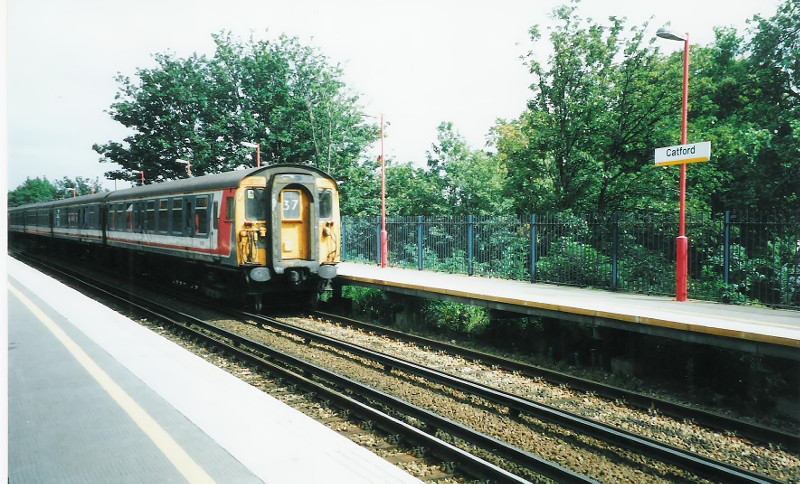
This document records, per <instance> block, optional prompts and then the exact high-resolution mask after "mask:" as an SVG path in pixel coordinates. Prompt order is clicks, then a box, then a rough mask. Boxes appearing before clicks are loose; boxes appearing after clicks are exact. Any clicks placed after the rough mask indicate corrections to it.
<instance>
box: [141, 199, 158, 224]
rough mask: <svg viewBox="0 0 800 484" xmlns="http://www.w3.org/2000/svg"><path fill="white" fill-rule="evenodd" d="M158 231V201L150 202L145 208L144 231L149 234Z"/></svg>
mask: <svg viewBox="0 0 800 484" xmlns="http://www.w3.org/2000/svg"><path fill="white" fill-rule="evenodd" d="M155 229H156V201H155V200H148V201H147V205H146V207H145V216H144V230H145V231H147V232H150V231H154V230H155Z"/></svg>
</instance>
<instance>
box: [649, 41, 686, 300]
mask: <svg viewBox="0 0 800 484" xmlns="http://www.w3.org/2000/svg"><path fill="white" fill-rule="evenodd" d="M656 35H657V36H658V37H661V38H662V39H667V40H676V41H679V42H683V107H682V110H681V144H682V145H685V144H687V142H688V129H689V122H688V119H689V118H688V114H689V33H688V32H687V33H685V34H677V33H675V32H672V31H669V30H667V29H666V28H665V27H661V28H660V29H658V32H656ZM680 189H681V192H680V222H679V230H678V238H677V241H676V262H675V300H676V301H686V299H687V297H688V296H689V238H688V237H686V164H685V163H682V164H681V181H680Z"/></svg>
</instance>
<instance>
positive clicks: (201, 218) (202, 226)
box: [194, 197, 208, 235]
mask: <svg viewBox="0 0 800 484" xmlns="http://www.w3.org/2000/svg"><path fill="white" fill-rule="evenodd" d="M194 220H195V233H197V234H201V235H204V234H207V233H208V197H197V198H196V199H195V204H194Z"/></svg>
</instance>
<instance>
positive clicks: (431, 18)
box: [0, 0, 779, 189]
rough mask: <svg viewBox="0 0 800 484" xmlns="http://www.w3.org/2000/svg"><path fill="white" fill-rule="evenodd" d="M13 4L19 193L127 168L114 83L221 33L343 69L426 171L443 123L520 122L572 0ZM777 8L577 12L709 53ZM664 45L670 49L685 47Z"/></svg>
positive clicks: (478, 132)
mask: <svg viewBox="0 0 800 484" xmlns="http://www.w3.org/2000/svg"><path fill="white" fill-rule="evenodd" d="M0 1H2V0H0ZM7 2H8V13H7V15H8V22H7V25H8V40H7V41H8V51H7V56H8V64H7V69H8V70H7V75H8V78H7V96H8V149H7V160H8V163H7V164H8V178H7V183H8V187H9V188H10V189H13V188H16V187H17V186H18V185H19V184H21V183H22V182H23V181H24V180H25V178H26V177H31V178H35V177H37V176H47V177H48V178H49V179H50V180H51V181H52V180H56V179H59V178H61V177H64V176H69V177H70V178H73V177H76V176H83V177H89V178H94V177H96V176H99V177H100V178H101V180H102V179H103V173H104V172H105V171H108V170H112V169H114V168H115V167H116V165H114V164H106V163H99V162H98V161H97V160H98V159H99V155H97V154H96V153H95V152H94V151H92V149H91V147H92V144H93V143H106V142H107V141H109V140H115V141H121V140H122V139H123V137H124V136H125V135H126V131H125V129H124V128H122V126H121V125H119V124H118V123H116V122H114V121H112V120H111V118H110V117H109V115H108V114H107V113H106V112H105V111H106V110H108V109H109V107H110V105H111V104H112V103H113V102H114V95H115V93H116V92H117V89H118V84H117V83H116V81H114V79H113V78H114V76H115V75H116V74H117V73H118V72H121V73H123V74H125V75H128V76H133V75H134V74H135V70H136V68H139V67H152V66H153V65H154V63H153V61H152V57H151V56H152V54H154V53H160V52H167V51H171V52H173V53H175V54H176V55H178V56H180V57H186V56H188V55H190V54H192V53H194V52H197V53H200V54H209V55H210V54H212V53H213V42H212V41H211V34H212V33H216V32H219V31H220V30H223V29H225V30H230V31H232V32H233V33H234V34H235V35H236V36H238V37H239V38H241V39H246V38H247V37H249V35H250V32H251V31H252V32H254V33H255V35H256V37H257V38H263V37H268V38H274V37H277V36H278V35H280V34H282V33H285V34H287V35H289V36H297V37H299V38H300V40H301V42H302V43H304V44H310V45H313V46H315V47H317V48H318V49H320V50H321V51H322V53H323V54H325V55H326V56H328V57H329V59H330V60H331V61H332V63H340V64H341V66H342V67H343V69H344V74H345V81H346V83H347V84H348V86H349V87H350V88H351V89H352V90H353V91H355V92H356V93H358V94H359V95H360V96H361V103H362V105H363V106H364V108H365V111H366V112H367V113H368V114H372V115H375V116H376V117H377V116H380V114H381V113H384V114H385V117H386V121H387V122H389V123H391V125H390V126H389V127H388V129H387V139H386V150H387V156H388V157H389V158H395V159H396V160H397V161H412V162H415V163H417V164H423V163H424V162H425V152H426V151H427V150H429V149H430V146H431V144H432V143H433V142H434V141H435V139H436V126H437V125H438V124H439V123H440V122H442V121H452V122H453V123H454V125H455V128H456V129H457V130H459V131H460V132H461V133H462V134H463V135H464V136H465V137H466V138H467V140H468V141H469V143H470V144H471V146H472V147H473V148H480V147H483V146H484V144H485V138H486V134H487V133H488V131H489V128H490V127H491V126H492V125H493V124H494V122H495V120H496V119H498V118H504V119H511V118H515V117H517V116H518V115H519V114H520V113H521V112H522V111H523V110H524V108H525V103H526V101H527V100H528V98H529V97H530V93H529V90H528V85H529V84H530V82H531V77H530V75H529V74H528V73H527V69H526V68H525V66H524V65H523V63H522V61H521V60H520V56H521V55H523V54H524V53H526V52H527V51H528V50H530V49H531V47H532V44H531V43H530V40H529V38H528V33H527V32H528V29H529V28H530V27H531V26H532V25H535V24H539V25H541V26H542V27H544V26H546V25H548V24H549V23H550V20H549V14H550V12H551V11H552V10H553V8H554V7H556V6H558V5H561V4H563V3H566V0H563V1H561V0H558V1H557V0H538V1H534V0H528V1H522V0H483V1H476V0H460V1H458V0H405V1H392V2H389V1H376V0H372V1H366V0H339V1H336V0H327V1H325V0H226V1H220V0H137V1H131V0H67V1H65V0H7ZM778 3H779V1H778V0H766V1H762V2H750V1H748V2H745V1H743V0H733V1H731V0H708V1H703V0H671V1H669V2H665V1H659V2H655V1H649V0H614V1H611V0H584V1H583V3H582V4H581V6H580V9H579V12H580V14H581V15H582V16H585V17H586V16H588V17H591V18H593V19H595V20H598V21H600V20H604V19H606V18H607V17H608V16H610V15H617V16H624V17H627V18H628V25H635V24H637V25H638V24H641V23H643V22H645V21H646V20H647V19H648V18H650V17H651V16H653V17H654V19H653V20H652V22H651V29H652V31H653V33H655V30H656V29H657V28H658V27H660V26H661V25H663V24H664V23H665V22H667V21H671V22H672V26H673V27H675V28H676V29H679V30H683V31H688V32H690V33H691V38H692V43H693V44H694V43H697V44H707V43H709V42H711V41H712V40H713V31H712V28H713V27H714V26H735V27H737V28H740V29H743V28H744V26H745V21H746V20H747V19H749V18H750V17H752V16H753V15H754V14H756V13H759V14H761V15H763V16H767V17H769V16H771V15H772V14H774V12H775V9H776V7H777V5H778ZM543 32H544V30H543ZM545 39H546V37H545ZM659 42H660V45H661V46H662V50H665V51H668V50H674V49H678V48H680V47H681V44H680V43H678V42H670V41H664V40H660V41H659ZM539 45H540V46H545V45H546V41H543V42H542V43H540V44H539ZM545 55H546V54H545ZM376 123H377V120H376ZM375 149H376V150H377V149H379V148H378V147H377V146H376V147H375ZM376 154H377V151H376ZM122 185H124V184H123V183H120V184H119V188H122ZM105 186H106V187H108V188H113V187H114V184H113V182H108V181H106V182H105Z"/></svg>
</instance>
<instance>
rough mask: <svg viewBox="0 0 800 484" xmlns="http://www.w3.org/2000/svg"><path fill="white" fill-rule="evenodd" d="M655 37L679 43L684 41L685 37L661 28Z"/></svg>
mask: <svg viewBox="0 0 800 484" xmlns="http://www.w3.org/2000/svg"><path fill="white" fill-rule="evenodd" d="M656 36H657V37H661V38H662V39H667V40H678V41H680V42H685V41H686V35H683V34H678V33H675V32H673V31H672V30H668V29H667V28H666V27H661V28H660V29H658V31H657V32H656Z"/></svg>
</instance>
